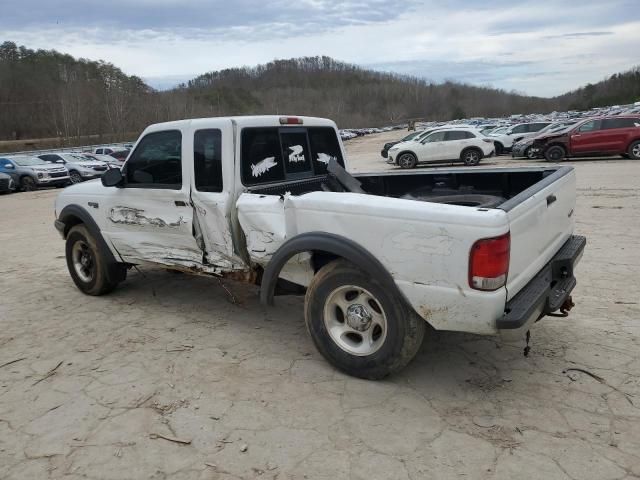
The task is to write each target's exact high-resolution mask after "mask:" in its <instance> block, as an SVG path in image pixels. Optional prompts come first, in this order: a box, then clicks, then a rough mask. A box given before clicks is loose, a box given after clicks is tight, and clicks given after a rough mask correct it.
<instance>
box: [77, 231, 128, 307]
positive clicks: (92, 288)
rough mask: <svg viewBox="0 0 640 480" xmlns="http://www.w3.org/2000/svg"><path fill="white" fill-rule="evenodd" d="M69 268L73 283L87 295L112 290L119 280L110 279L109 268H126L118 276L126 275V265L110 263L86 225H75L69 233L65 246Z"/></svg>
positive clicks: (95, 294) (101, 293)
mask: <svg viewBox="0 0 640 480" xmlns="http://www.w3.org/2000/svg"><path fill="white" fill-rule="evenodd" d="M65 250H66V257H67V268H68V269H69V274H70V275H71V278H72V279H73V283H75V284H76V287H78V288H79V289H80V291H82V292H83V293H86V294H87V295H94V296H98V295H104V294H106V293H109V292H111V291H112V290H113V289H114V288H116V286H117V285H118V283H119V282H117V281H114V280H110V276H109V271H108V269H110V268H111V269H113V270H115V269H117V268H121V269H124V275H122V273H123V272H119V273H120V274H121V275H119V276H118V277H117V278H124V276H126V267H125V266H124V265H120V264H109V262H108V260H107V258H106V256H105V255H104V253H103V252H102V251H101V250H100V248H99V247H98V244H97V242H96V239H95V238H94V237H93V235H91V233H90V232H89V230H88V229H87V227H85V226H84V225H82V224H80V225H75V226H74V227H72V228H71V230H70V231H69V234H68V235H67V243H66V246H65ZM113 277H115V275H114V276H112V278H113Z"/></svg>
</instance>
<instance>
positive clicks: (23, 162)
mask: <svg viewBox="0 0 640 480" xmlns="http://www.w3.org/2000/svg"><path fill="white" fill-rule="evenodd" d="M12 160H13V161H14V162H16V163H17V164H18V165H20V166H21V167H32V166H34V165H49V164H48V163H47V162H45V161H44V160H42V159H41V158H38V157H14V158H12Z"/></svg>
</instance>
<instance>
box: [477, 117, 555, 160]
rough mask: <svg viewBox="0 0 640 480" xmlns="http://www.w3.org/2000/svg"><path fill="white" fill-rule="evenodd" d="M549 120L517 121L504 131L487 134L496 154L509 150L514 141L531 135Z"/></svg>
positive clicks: (547, 123)
mask: <svg viewBox="0 0 640 480" xmlns="http://www.w3.org/2000/svg"><path fill="white" fill-rule="evenodd" d="M550 123H551V122H531V123H518V124H516V125H513V126H511V127H509V128H507V129H506V130H504V131H500V132H498V131H495V130H494V131H493V132H491V133H490V134H489V137H490V138H493V141H494V144H495V148H496V155H502V154H503V153H508V152H511V147H512V146H513V144H514V142H519V141H520V140H522V139H523V138H527V137H532V136H534V135H535V134H536V133H538V132H539V131H540V130H542V129H543V128H544V127H546V126H547V125H549V124H550Z"/></svg>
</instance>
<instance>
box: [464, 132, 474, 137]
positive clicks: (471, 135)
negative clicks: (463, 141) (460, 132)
mask: <svg viewBox="0 0 640 480" xmlns="http://www.w3.org/2000/svg"><path fill="white" fill-rule="evenodd" d="M464 138H476V135H475V134H474V133H473V132H464Z"/></svg>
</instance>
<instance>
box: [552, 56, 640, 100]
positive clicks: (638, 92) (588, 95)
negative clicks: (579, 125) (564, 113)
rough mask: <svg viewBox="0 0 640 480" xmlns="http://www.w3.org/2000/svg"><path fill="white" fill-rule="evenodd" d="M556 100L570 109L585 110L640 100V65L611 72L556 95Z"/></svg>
mask: <svg viewBox="0 0 640 480" xmlns="http://www.w3.org/2000/svg"><path fill="white" fill-rule="evenodd" d="M557 100H558V101H559V102H562V103H563V104H565V105H567V106H568V109H570V110H587V109H589V108H593V107H607V106H610V105H625V104H628V103H633V102H637V101H640V67H635V68H632V69H631V70H629V71H627V72H623V73H616V74H613V75H611V76H610V77H609V78H607V79H606V80H603V81H601V82H598V83H596V84H593V83H589V84H587V85H585V86H584V87H582V88H579V89H577V90H574V91H572V92H569V93H567V94H565V95H562V96H560V97H558V98H557Z"/></svg>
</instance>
